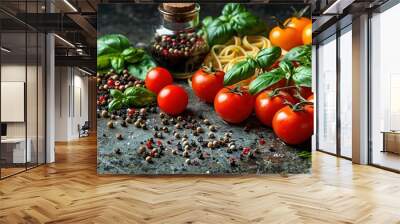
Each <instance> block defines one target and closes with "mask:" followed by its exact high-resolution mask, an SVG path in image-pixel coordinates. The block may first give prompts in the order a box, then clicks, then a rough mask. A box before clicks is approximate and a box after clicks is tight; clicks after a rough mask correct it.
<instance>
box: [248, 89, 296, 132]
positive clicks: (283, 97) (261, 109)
mask: <svg viewBox="0 0 400 224" xmlns="http://www.w3.org/2000/svg"><path fill="white" fill-rule="evenodd" d="M271 93H272V91H271V90H266V91H264V92H262V93H260V94H259V95H258V96H257V98H256V103H255V111H256V116H257V118H258V120H260V121H261V123H263V124H264V125H267V126H269V127H272V119H273V118H274V115H275V113H276V112H278V111H279V110H280V109H282V108H283V107H285V106H287V104H286V101H287V102H289V103H291V104H294V103H295V99H294V98H293V97H292V96H291V95H290V94H288V93H287V92H284V91H279V94H278V95H276V96H274V97H271Z"/></svg>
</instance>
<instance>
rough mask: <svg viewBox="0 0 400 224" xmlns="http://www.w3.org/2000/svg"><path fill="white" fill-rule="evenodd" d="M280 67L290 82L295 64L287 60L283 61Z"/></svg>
mask: <svg viewBox="0 0 400 224" xmlns="http://www.w3.org/2000/svg"><path fill="white" fill-rule="evenodd" d="M279 67H280V68H281V69H282V71H283V72H285V78H286V79H287V80H290V78H291V77H292V74H293V68H294V67H293V64H292V62H290V61H287V60H282V61H281V62H280V63H279Z"/></svg>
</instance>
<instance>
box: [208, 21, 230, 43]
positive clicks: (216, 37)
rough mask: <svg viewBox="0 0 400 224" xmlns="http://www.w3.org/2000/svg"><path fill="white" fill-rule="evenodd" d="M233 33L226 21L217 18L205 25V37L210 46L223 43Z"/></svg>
mask: <svg viewBox="0 0 400 224" xmlns="http://www.w3.org/2000/svg"><path fill="white" fill-rule="evenodd" d="M234 35H235V32H234V30H233V28H232V27H231V25H230V24H229V23H228V22H224V21H222V20H221V19H219V18H217V19H215V20H214V21H212V22H211V24H210V25H209V26H208V27H207V39H208V43H209V45H210V46H213V45H216V44H224V43H226V42H227V41H228V40H230V39H231V38H232V36H234Z"/></svg>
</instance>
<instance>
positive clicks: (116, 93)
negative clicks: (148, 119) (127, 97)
mask: <svg viewBox="0 0 400 224" xmlns="http://www.w3.org/2000/svg"><path fill="white" fill-rule="evenodd" d="M110 95H111V97H112V98H114V99H121V98H122V97H123V96H124V95H123V94H122V92H121V91H119V90H117V89H111V90H110Z"/></svg>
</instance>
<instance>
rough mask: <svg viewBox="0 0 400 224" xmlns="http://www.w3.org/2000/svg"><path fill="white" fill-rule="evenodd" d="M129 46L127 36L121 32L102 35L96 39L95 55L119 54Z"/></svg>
mask: <svg viewBox="0 0 400 224" xmlns="http://www.w3.org/2000/svg"><path fill="white" fill-rule="evenodd" d="M128 47H130V43H129V40H128V38H126V37H125V36H124V35H121V34H109V35H104V36H102V37H100V38H99V39H97V56H101V55H119V54H120V53H121V52H122V51H123V50H124V49H125V48H128Z"/></svg>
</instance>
